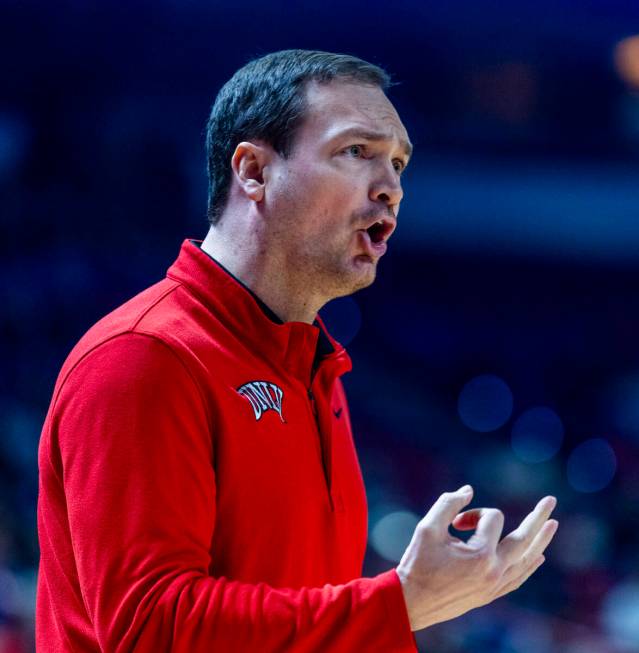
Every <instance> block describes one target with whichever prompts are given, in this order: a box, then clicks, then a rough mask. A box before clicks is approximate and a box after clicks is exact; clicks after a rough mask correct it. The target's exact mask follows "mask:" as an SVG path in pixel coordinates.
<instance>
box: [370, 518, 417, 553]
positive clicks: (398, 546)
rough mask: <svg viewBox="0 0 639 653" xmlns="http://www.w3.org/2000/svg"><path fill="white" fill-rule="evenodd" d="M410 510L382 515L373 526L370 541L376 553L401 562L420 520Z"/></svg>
mask: <svg viewBox="0 0 639 653" xmlns="http://www.w3.org/2000/svg"><path fill="white" fill-rule="evenodd" d="M419 519H420V518H419V517H418V516H417V515H416V514H415V513H413V512H410V511H408V510H397V511H395V512H391V513H388V514H387V515H385V516H384V517H382V518H381V519H380V520H379V521H378V522H377V523H376V524H375V526H374V527H373V530H372V531H371V536H370V543H371V546H372V547H373V549H374V550H375V552H376V553H378V554H379V555H380V556H382V558H386V560H390V561H392V562H399V561H400V559H401V557H402V556H403V555H404V551H405V550H406V547H407V546H408V544H409V543H410V540H411V538H412V536H413V533H414V531H415V527H416V526H417V523H418V522H419Z"/></svg>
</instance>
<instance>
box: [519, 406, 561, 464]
mask: <svg viewBox="0 0 639 653" xmlns="http://www.w3.org/2000/svg"><path fill="white" fill-rule="evenodd" d="M563 437H564V426H563V424H562V422H561V419H560V418H559V415H557V413H555V411H554V410H552V409H551V408H547V407H546V406H535V407H534V408H529V409H528V410H526V411H525V412H523V413H522V414H521V415H520V416H519V417H518V418H517V420H516V422H515V423H514V424H513V429H512V433H511V443H512V448H513V451H514V452H515V455H516V456H517V457H518V458H519V459H520V460H523V461H524V462H525V463H540V462H543V461H544V460H548V459H550V458H552V457H553V456H554V455H555V454H556V453H557V452H558V451H559V448H560V447H561V443H562V440H563Z"/></svg>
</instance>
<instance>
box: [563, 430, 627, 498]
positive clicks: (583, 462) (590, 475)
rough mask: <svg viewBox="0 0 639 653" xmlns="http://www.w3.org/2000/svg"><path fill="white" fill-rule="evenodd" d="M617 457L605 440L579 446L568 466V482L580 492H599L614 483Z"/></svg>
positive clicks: (588, 441)
mask: <svg viewBox="0 0 639 653" xmlns="http://www.w3.org/2000/svg"><path fill="white" fill-rule="evenodd" d="M616 471H617V457H616V456H615V452H614V451H613V450H612V447H611V446H610V445H609V444H608V442H607V441H606V440H604V439H603V438H592V439H590V440H586V441H585V442H582V443H581V444H579V445H577V446H576V447H575V448H574V449H573V451H572V452H571V454H570V456H569V457H568V463H567V466H566V473H567V475H568V482H569V483H570V485H571V486H572V487H573V488H574V489H575V490H577V491H578V492H598V491H599V490H603V488H605V487H606V486H607V485H608V484H609V483H610V481H612V479H613V477H614V475H615V472H616Z"/></svg>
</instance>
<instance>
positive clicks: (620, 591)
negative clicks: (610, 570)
mask: <svg viewBox="0 0 639 653" xmlns="http://www.w3.org/2000/svg"><path fill="white" fill-rule="evenodd" d="M601 617H602V621H603V623H604V626H605V628H606V630H607V631H608V632H609V634H610V635H611V637H612V638H613V640H614V641H615V642H616V643H617V644H618V645H619V646H620V647H624V649H625V650H628V651H638V650H639V581H637V580H632V581H626V582H623V583H620V584H619V585H616V586H615V587H613V588H612V590H610V592H609V593H608V594H607V595H606V598H605V599H604V601H603V605H602V614H601Z"/></svg>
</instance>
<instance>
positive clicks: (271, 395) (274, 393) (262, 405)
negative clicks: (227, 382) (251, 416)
mask: <svg viewBox="0 0 639 653" xmlns="http://www.w3.org/2000/svg"><path fill="white" fill-rule="evenodd" d="M237 391H238V392H239V393H240V394H241V395H242V396H243V397H246V398H247V399H248V400H249V403H250V404H251V406H252V407H253V412H254V413H255V419H256V420H259V419H260V418H261V417H262V415H263V414H264V413H265V412H266V411H267V410H274V411H275V412H276V413H277V414H278V415H279V416H280V419H281V420H282V422H285V421H286V420H285V419H284V417H283V416H282V399H283V398H284V393H283V392H282V390H281V389H280V388H278V387H277V386H276V385H275V384H274V383H271V382H270V381H249V382H248V383H245V384H244V385H243V386H241V387H239V388H237Z"/></svg>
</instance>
